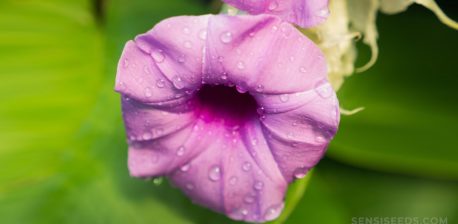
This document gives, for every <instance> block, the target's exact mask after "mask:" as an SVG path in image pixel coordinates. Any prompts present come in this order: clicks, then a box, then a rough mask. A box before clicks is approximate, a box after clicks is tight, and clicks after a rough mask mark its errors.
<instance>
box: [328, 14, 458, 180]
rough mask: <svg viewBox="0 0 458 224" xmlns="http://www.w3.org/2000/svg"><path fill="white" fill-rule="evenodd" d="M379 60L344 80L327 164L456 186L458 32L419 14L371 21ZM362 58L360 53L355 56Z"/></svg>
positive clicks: (457, 172)
mask: <svg viewBox="0 0 458 224" xmlns="http://www.w3.org/2000/svg"><path fill="white" fill-rule="evenodd" d="M379 21H380V22H379V25H378V26H379V28H380V30H379V31H380V33H381V37H380V49H382V50H381V52H380V58H379V60H378V61H377V64H376V65H375V66H374V67H373V68H372V69H370V70H369V71H367V72H365V74H359V75H356V76H354V77H352V78H350V79H349V80H348V81H347V82H346V83H345V85H344V86H343V88H342V89H341V91H340V92H339V98H340V101H341V104H342V105H343V106H344V107H347V108H353V107H359V106H363V107H365V108H366V110H364V111H362V112H360V113H358V114H356V115H353V116H344V117H343V118H342V123H341V126H340V130H339V133H338V135H337V137H336V139H335V140H334V141H333V143H332V146H331V148H330V150H329V152H328V156H330V157H331V158H334V159H337V160H339V161H343V162H345V163H348V164H352V165H356V166H359V167H365V168H371V169H375V170H381V171H389V172H397V173H406V174H413V175H423V176H424V175H426V176H434V177H440V178H452V179H458V147H457V144H456V137H457V131H456V127H458V116H456V111H457V110H458V94H456V87H457V86H458V76H457V72H456V71H457V67H456V57H457V52H458V44H457V42H456V41H457V40H458V32H457V31H455V30H452V29H450V28H448V27H445V26H443V25H441V24H440V23H439V22H438V21H436V19H435V18H434V16H433V15H431V14H429V13H428V12H427V11H426V10H424V9H422V8H421V7H411V9H410V10H409V11H407V13H403V14H400V15H397V16H381V15H380V16H379ZM363 53H364V51H363Z"/></svg>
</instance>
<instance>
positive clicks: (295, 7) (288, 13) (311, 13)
mask: <svg viewBox="0 0 458 224" xmlns="http://www.w3.org/2000/svg"><path fill="white" fill-rule="evenodd" d="M224 1H225V2H226V3H228V4H230V5H233V6H235V7H236V8H239V9H241V10H243V11H247V12H248V13H250V14H254V15H258V14H272V15H276V16H279V17H281V18H282V19H284V20H286V21H288V22H291V23H294V24H297V25H298V26H301V27H312V26H315V25H317V24H319V23H321V22H323V21H324V20H326V18H327V17H328V15H329V10H328V0H224Z"/></svg>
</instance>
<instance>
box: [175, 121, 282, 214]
mask: <svg viewBox="0 0 458 224" xmlns="http://www.w3.org/2000/svg"><path fill="white" fill-rule="evenodd" d="M206 128H207V130H214V133H215V135H214V136H213V137H212V141H211V142H210V143H209V144H208V145H206V146H205V148H206V149H205V151H203V152H202V153H201V154H200V155H199V156H197V157H196V158H195V159H193V160H192V161H191V162H189V163H188V164H186V166H185V169H180V170H178V171H176V172H175V173H174V174H173V175H172V176H171V179H172V180H173V183H174V184H175V185H177V186H178V187H180V188H181V189H183V191H184V192H185V193H186V194H187V195H188V196H189V197H191V198H192V199H193V201H194V202H196V203H199V204H202V205H205V206H208V207H210V208H212V209H214V210H216V211H219V212H223V213H226V214H228V215H229V216H230V217H231V218H233V219H236V220H245V221H250V222H264V221H268V220H272V219H275V218H276V217H277V216H278V215H279V214H280V213H281V211H282V209H283V199H284V193H285V191H286V186H287V183H286V181H285V180H284V178H283V176H282V175H281V173H280V172H279V169H278V166H277V165H276V162H275V160H274V158H273V156H272V154H271V153H270V150H269V148H268V146H267V143H266V142H265V139H264V138H263V134H262V130H261V127H260V124H259V121H253V122H252V123H249V124H246V125H245V126H244V127H241V128H240V131H234V130H230V129H222V128H221V126H220V125H216V126H206ZM247 136H253V137H252V138H247Z"/></svg>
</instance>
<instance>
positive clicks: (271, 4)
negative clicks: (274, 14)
mask: <svg viewBox="0 0 458 224" xmlns="http://www.w3.org/2000/svg"><path fill="white" fill-rule="evenodd" d="M267 8H268V9H269V10H270V11H273V10H275V9H277V8H278V2H276V1H274V2H271V3H270V4H269V6H268V7H267Z"/></svg>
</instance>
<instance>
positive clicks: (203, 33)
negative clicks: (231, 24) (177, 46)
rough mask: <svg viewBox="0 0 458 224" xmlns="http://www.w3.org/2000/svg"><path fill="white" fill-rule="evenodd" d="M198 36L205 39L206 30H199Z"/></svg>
mask: <svg viewBox="0 0 458 224" xmlns="http://www.w3.org/2000/svg"><path fill="white" fill-rule="evenodd" d="M199 38H200V39H201V40H206V39H207V31H206V30H201V31H200V32H199Z"/></svg>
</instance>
